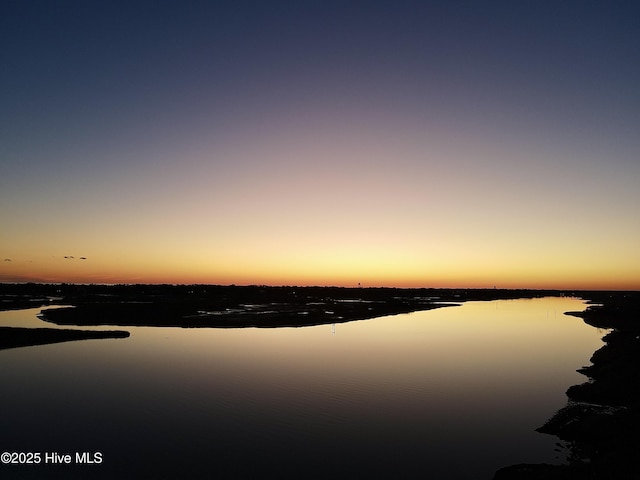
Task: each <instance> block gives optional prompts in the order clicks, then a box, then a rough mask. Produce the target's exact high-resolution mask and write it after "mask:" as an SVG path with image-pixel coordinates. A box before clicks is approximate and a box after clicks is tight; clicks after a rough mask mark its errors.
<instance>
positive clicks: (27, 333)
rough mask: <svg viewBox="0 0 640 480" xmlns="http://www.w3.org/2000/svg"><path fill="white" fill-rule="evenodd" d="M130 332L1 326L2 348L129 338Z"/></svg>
mask: <svg viewBox="0 0 640 480" xmlns="http://www.w3.org/2000/svg"><path fill="white" fill-rule="evenodd" d="M128 336H129V332H125V331H121V330H106V331H95V330H63V329H59V328H14V327H0V350H5V349H8V348H18V347H30V346H34V345H48V344H51V343H61V342H71V341H75V340H90V339H99V338H127V337H128Z"/></svg>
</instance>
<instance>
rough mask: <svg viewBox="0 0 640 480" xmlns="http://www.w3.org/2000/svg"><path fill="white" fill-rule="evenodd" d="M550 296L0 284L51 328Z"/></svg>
mask: <svg viewBox="0 0 640 480" xmlns="http://www.w3.org/2000/svg"><path fill="white" fill-rule="evenodd" d="M562 293H564V292H559V291H550V290H498V289H424V288H423V289H400V288H340V287H291V286H285V287H267V286H219V285H218V286H216V285H111V286H102V285H48V286H47V285H38V284H28V285H20V286H19V287H18V286H12V285H7V284H5V285H2V288H1V289H0V299H1V300H2V303H3V305H4V307H5V308H11V306H12V305H16V304H23V305H24V304H31V306H33V304H38V303H39V304H43V305H47V302H48V304H50V305H51V304H66V305H73V306H74V307H75V308H58V309H50V310H44V312H43V315H44V318H45V319H46V320H47V321H50V322H53V323H56V324H59V325H123V326H124V325H127V326H134V325H136V326H165V327H167V326H172V327H215V328H241V327H303V326H310V325H322V324H330V323H342V322H348V321H352V320H363V319H369V318H375V317H380V316H385V315H394V314H400V313H409V312H414V311H419V310H429V309H433V308H439V307H444V306H450V305H451V304H455V303H459V302H464V301H469V300H496V299H509V298H512V299H515V298H533V297H543V296H548V295H560V294H562Z"/></svg>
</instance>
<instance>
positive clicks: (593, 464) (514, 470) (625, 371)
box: [494, 292, 640, 480]
mask: <svg viewBox="0 0 640 480" xmlns="http://www.w3.org/2000/svg"><path fill="white" fill-rule="evenodd" d="M586 298H588V299H589V300H590V303H591V304H592V305H590V306H589V307H588V308H587V309H586V310H585V311H584V312H568V313H569V314H571V315H575V316H578V317H581V318H582V319H583V320H584V321H585V322H586V323H587V324H589V325H592V326H594V327H597V328H602V329H611V331H610V332H609V333H608V334H607V335H605V336H604V338H603V340H604V341H605V345H604V346H603V347H602V348H600V349H599V350H597V351H596V352H595V353H594V354H593V356H592V357H591V362H592V364H591V365H590V366H587V367H583V368H581V369H579V370H578V371H579V372H580V373H582V374H584V375H586V376H587V377H588V379H589V380H588V381H587V382H585V383H583V384H580V385H574V386H571V387H570V388H569V389H568V390H567V397H568V399H569V401H568V404H567V406H565V407H564V408H562V409H560V410H559V411H558V412H557V413H556V414H555V415H554V416H553V417H552V418H551V419H550V420H549V421H547V422H546V423H545V424H544V425H543V426H542V427H540V428H539V429H538V431H539V432H541V433H546V434H550V435H555V436H557V437H558V438H559V439H561V440H562V441H564V442H565V443H566V444H567V445H568V448H569V455H568V463H567V464H566V465H546V464H543V465H531V464H520V465H512V466H509V467H505V468H502V469H500V470H499V471H498V472H496V474H495V476H494V480H525V479H530V480H534V479H536V480H543V479H547V480H556V479H557V480H561V479H599V480H614V479H615V480H626V479H629V480H631V479H638V478H640V461H639V460H638V452H640V318H639V317H640V292H617V293H612V292H592V293H590V294H588V295H586Z"/></svg>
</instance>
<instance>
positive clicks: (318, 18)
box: [0, 0, 640, 290]
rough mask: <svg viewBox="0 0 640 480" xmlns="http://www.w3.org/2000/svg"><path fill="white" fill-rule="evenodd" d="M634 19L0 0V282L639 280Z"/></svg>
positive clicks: (424, 9)
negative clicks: (0, 0)
mask: <svg viewBox="0 0 640 480" xmlns="http://www.w3.org/2000/svg"><path fill="white" fill-rule="evenodd" d="M639 60H640V6H638V4H637V3H636V2H623V1H595V0H593V1H591V0H581V1H546V0H542V1H521V2H513V1H504V2H498V1H486V2H477V1H455V0H451V1H429V0H426V1H405V0H392V1H376V0H370V1H359V2H358V1H330V0H327V1H305V0H298V1H270V2H265V1H237V0H236V1H232V2H226V1H209V2H206V1H197V0H194V1H136V2H131V1H126V2H125V1H117V0H116V1H106V0H105V1H93V0H92V1H87V0H84V1H65V0H60V1H55V2H52V1H35V0H33V1H31V0H24V1H9V0H5V1H2V2H0V65H2V67H1V70H0V281H2V282H56V283H57V282H69V283H189V284H191V283H207V284H267V285H339V286H357V285H358V284H360V285H362V286H397V287H465V288H484V287H490V288H491V287H494V286H497V287H499V288H563V289H564V288H571V289H632V290H638V289H640V250H639V245H640V214H639V213H638V206H639V205H640V158H639V156H638V154H639V152H640V135H639V134H638V131H640V128H639V127H640V88H638V85H640V61H639Z"/></svg>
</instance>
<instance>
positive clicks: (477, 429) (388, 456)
mask: <svg viewBox="0 0 640 480" xmlns="http://www.w3.org/2000/svg"><path fill="white" fill-rule="evenodd" d="M582 309H584V305H583V303H582V302H581V301H580V300H577V299H570V298H545V299H534V300H510V301H493V302H469V303H466V304H464V305H462V306H458V307H446V308H441V309H437V310H431V311H426V312H417V313H412V314H403V315H396V316H390V317H384V318H379V319H372V320H364V321H356V322H350V323H345V324H338V325H335V326H331V325H322V326H317V327H305V328H280V329H255V328H249V329H182V328H148V327H127V328H125V329H126V330H129V331H130V332H131V337H130V338H127V339H108V340H86V341H77V342H68V343H62V344H52V345H45V346H35V347H26V348H18V349H11V350H4V351H0V378H2V379H3V388H2V393H1V394H0V408H1V409H2V410H1V411H2V417H1V418H2V430H1V433H0V450H2V451H5V450H8V451H33V452H41V453H42V455H44V453H45V452H58V453H61V454H67V453H69V454H71V455H72V457H73V461H74V462H73V463H75V457H74V455H75V452H91V453H94V452H100V453H101V455H102V462H101V463H99V464H93V465H76V464H71V465H51V464H47V465H44V464H43V463H42V462H41V464H40V465H37V466H36V465H28V466H15V465H9V466H7V465H0V475H2V476H3V478H12V476H15V477H18V476H19V477H20V478H28V477H29V475H31V476H32V478H41V477H42V476H43V474H46V478H55V477H56V476H58V477H59V478H85V477H87V476H91V477H92V478H142V477H146V478H205V477H206V478H211V477H217V478H263V477H269V478H273V477H277V476H279V477H281V478H310V477H314V478H325V477H329V476H339V477H357V478H366V477H369V478H389V477H397V478H410V477H413V476H419V477H428V478H431V479H448V480H449V479H483V478H486V479H490V478H491V477H492V475H493V473H494V471H495V470H497V469H498V468H500V467H502V466H506V465H509V464H513V463H522V462H527V463H537V462H549V463H557V462H558V461H560V460H562V458H557V457H558V455H559V454H558V452H556V451H555V450H554V447H555V441H556V439H555V438H554V437H550V436H546V435H542V434H539V433H536V432H535V431H534V429H535V428H536V427H538V426H540V425H542V424H543V423H544V422H545V421H546V420H547V419H548V418H549V417H550V416H551V415H552V414H553V413H554V412H555V411H556V410H557V409H559V408H560V407H562V406H564V405H565V403H566V397H565V394H564V392H565V391H566V389H567V388H568V387H569V386H570V385H573V384H576V383H580V382H582V381H584V377H582V376H581V375H579V374H577V373H576V372H575V370H576V368H579V367H581V366H583V365H587V364H588V363H589V357H590V356H591V354H592V353H593V351H594V350H596V349H597V348H599V347H600V346H601V345H602V342H601V340H600V338H601V336H602V332H599V331H598V330H596V329H595V328H593V327H589V326H587V325H585V324H584V323H583V322H582V321H581V320H580V319H578V318H575V317H570V316H566V315H563V312H565V311H571V310H573V311H575V310H582ZM38 312H39V309H31V310H21V311H8V312H0V325H12V326H18V325H24V326H30V327H35V326H51V325H49V324H46V323H44V322H41V321H40V320H39V319H37V318H36V317H35V314H36V313H38ZM96 328H98V329H109V328H110V327H96Z"/></svg>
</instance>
